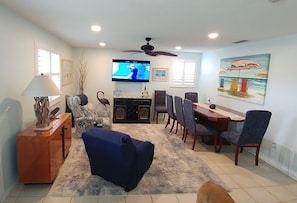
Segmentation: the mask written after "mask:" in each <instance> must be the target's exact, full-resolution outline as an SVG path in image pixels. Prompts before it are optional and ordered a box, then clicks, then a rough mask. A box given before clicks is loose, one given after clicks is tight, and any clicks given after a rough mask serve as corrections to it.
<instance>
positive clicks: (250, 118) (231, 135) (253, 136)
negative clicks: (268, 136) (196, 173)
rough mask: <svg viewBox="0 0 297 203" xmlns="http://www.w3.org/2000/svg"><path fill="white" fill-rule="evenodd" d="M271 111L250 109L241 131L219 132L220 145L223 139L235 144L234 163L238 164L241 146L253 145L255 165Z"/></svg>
mask: <svg viewBox="0 0 297 203" xmlns="http://www.w3.org/2000/svg"><path fill="white" fill-rule="evenodd" d="M270 118H271V112H270V111H265V110H251V111H248V112H247V113H246V118H245V121H244V124H243V127H242V130H241V132H237V131H224V132H222V133H221V134H220V147H221V146H222V140H223V139H225V140H226V141H227V142H229V143H230V144H233V145H235V160H234V161H235V165H238V153H239V150H240V152H242V150H243V147H255V148H256V153H255V165H256V166H257V165H258V162H259V152H260V147H261V142H262V140H263V137H264V135H265V132H266V130H267V128H268V125H269V121H270Z"/></svg>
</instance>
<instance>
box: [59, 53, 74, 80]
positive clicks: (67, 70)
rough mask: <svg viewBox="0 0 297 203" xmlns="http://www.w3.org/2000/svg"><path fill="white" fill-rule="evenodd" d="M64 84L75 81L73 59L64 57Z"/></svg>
mask: <svg viewBox="0 0 297 203" xmlns="http://www.w3.org/2000/svg"><path fill="white" fill-rule="evenodd" d="M61 73H62V86H65V85H69V84H71V83H72V81H73V67H72V61H69V60H64V59H62V71H61Z"/></svg>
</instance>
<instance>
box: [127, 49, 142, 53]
mask: <svg viewBox="0 0 297 203" xmlns="http://www.w3.org/2000/svg"><path fill="white" fill-rule="evenodd" d="M122 52H134V53H143V51H140V50H123V51H122Z"/></svg>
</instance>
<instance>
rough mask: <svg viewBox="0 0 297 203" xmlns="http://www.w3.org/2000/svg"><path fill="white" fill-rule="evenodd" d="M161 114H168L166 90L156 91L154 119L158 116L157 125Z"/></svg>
mask: <svg viewBox="0 0 297 203" xmlns="http://www.w3.org/2000/svg"><path fill="white" fill-rule="evenodd" d="M159 113H163V114H164V118H165V115H166V114H167V107H166V90H155V95H154V117H153V120H154V119H155V116H156V115H157V116H156V123H157V124H158V117H159Z"/></svg>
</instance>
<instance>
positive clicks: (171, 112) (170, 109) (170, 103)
mask: <svg viewBox="0 0 297 203" xmlns="http://www.w3.org/2000/svg"><path fill="white" fill-rule="evenodd" d="M166 103H167V113H168V115H169V116H170V117H171V118H173V117H174V109H173V97H172V95H169V94H166Z"/></svg>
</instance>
